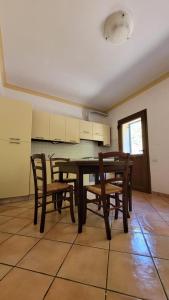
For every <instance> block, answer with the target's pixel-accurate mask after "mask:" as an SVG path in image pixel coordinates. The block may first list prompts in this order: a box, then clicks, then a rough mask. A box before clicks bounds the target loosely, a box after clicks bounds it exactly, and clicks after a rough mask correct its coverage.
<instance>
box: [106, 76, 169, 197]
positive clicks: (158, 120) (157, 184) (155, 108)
mask: <svg viewBox="0 0 169 300" xmlns="http://www.w3.org/2000/svg"><path fill="white" fill-rule="evenodd" d="M143 109H147V116H148V135H149V151H150V168H151V180H152V190H153V191H156V192H161V193H166V194H169V79H167V80H165V81H163V82H161V83H159V84H158V85H156V86H154V87H153V88H151V89H149V90H147V91H146V92H144V93H142V94H140V95H139V96H137V97H135V98H133V99H131V100H130V101H128V102H126V103H124V104H122V105H120V106H118V107H117V108H115V109H114V110H112V111H111V113H110V114H109V122H110V125H111V126H112V143H113V150H117V149H118V132H117V122H118V120H120V119H122V118H124V117H127V116H129V115H131V114H133V113H136V112H138V111H140V110H143Z"/></svg>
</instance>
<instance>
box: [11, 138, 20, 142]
mask: <svg viewBox="0 0 169 300" xmlns="http://www.w3.org/2000/svg"><path fill="white" fill-rule="evenodd" d="M9 139H10V141H20V140H21V139H19V138H9Z"/></svg>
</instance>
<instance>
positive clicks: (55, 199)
mask: <svg viewBox="0 0 169 300" xmlns="http://www.w3.org/2000/svg"><path fill="white" fill-rule="evenodd" d="M56 197H57V194H52V201H53V205H54V210H56V209H57V206H56V201H57V198H56Z"/></svg>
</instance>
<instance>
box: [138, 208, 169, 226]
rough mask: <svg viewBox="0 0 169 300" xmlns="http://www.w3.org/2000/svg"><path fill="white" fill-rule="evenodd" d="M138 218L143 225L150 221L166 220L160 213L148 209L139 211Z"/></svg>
mask: <svg viewBox="0 0 169 300" xmlns="http://www.w3.org/2000/svg"><path fill="white" fill-rule="evenodd" d="M137 218H138V220H139V222H140V224H142V225H144V224H147V223H148V222H149V221H161V222H163V221H164V220H163V218H162V217H161V216H160V215H159V214H158V213H148V212H146V211H145V212H142V213H138V214H137Z"/></svg>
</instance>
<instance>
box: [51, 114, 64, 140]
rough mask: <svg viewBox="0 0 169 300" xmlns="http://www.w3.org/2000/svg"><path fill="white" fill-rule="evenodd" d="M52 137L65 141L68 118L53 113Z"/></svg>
mask: <svg viewBox="0 0 169 300" xmlns="http://www.w3.org/2000/svg"><path fill="white" fill-rule="evenodd" d="M50 139H51V140H55V141H61V142H64V141H65V139H66V118H65V117H64V116H59V115H54V114H52V115H51V117H50Z"/></svg>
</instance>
